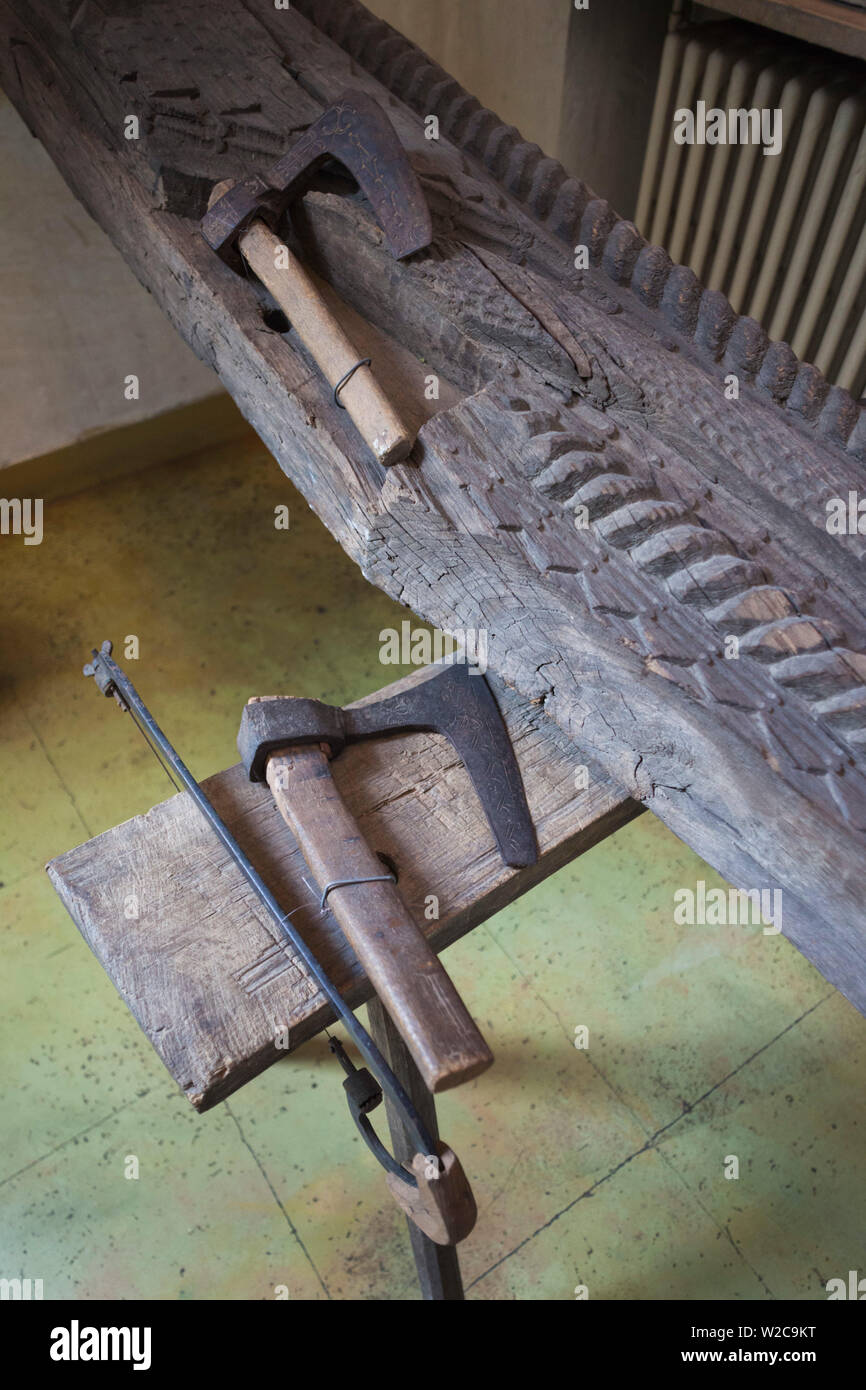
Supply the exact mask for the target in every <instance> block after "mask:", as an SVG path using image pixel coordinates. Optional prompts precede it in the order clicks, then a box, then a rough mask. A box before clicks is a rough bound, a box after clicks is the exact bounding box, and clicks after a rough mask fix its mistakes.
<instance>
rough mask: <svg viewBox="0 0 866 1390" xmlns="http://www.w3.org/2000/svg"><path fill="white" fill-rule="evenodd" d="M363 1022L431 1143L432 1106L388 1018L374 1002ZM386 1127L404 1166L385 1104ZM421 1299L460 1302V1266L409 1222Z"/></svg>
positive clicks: (399, 1136)
mask: <svg viewBox="0 0 866 1390" xmlns="http://www.w3.org/2000/svg"><path fill="white" fill-rule="evenodd" d="M367 1020H368V1024H369V1029H370V1035H371V1037H372V1039H373V1041H374V1043H375V1044H376V1046H377V1047H378V1048H379V1051H380V1052H381V1053H382V1055H383V1056H384V1058H385V1060H386V1062H387V1063H388V1065H389V1066H390V1068H391V1070H392V1071H393V1073H394V1075H395V1076H396V1077H397V1080H398V1081H399V1082H400V1083H401V1085H402V1086H403V1087H404V1088H405V1090H406V1092H407V1094H408V1096H409V1098H410V1099H411V1101H412V1103H413V1105H414V1106H415V1108H416V1110H417V1111H418V1114H419V1115H420V1116H421V1118H422V1120H423V1121H424V1123H425V1125H426V1126H427V1128H428V1129H429V1131H430V1133H431V1135H432V1137H433V1138H434V1139H438V1138H439V1129H438V1126H437V1122H436V1102H435V1101H434V1099H433V1096H432V1095H431V1093H430V1092H429V1091H428V1089H427V1087H426V1086H425V1084H424V1080H423V1078H422V1076H421V1073H420V1072H419V1070H418V1068H417V1067H416V1065H415V1063H414V1062H413V1060H412V1057H411V1054H410V1052H409V1049H408V1048H407V1047H406V1044H405V1043H404V1042H403V1039H402V1038H401V1037H400V1034H399V1033H398V1032H397V1029H396V1028H395V1027H394V1024H393V1023H392V1022H391V1019H390V1017H389V1016H388V1014H387V1013H386V1012H385V1009H384V1008H383V1007H382V1005H381V1004H380V1002H379V1000H378V999H377V998H375V997H374V998H373V999H371V1000H370V1001H369V1002H368V1004H367ZM385 1109H386V1112H387V1115H388V1127H389V1129H390V1131H391V1142H392V1144H393V1151H394V1156H395V1158H397V1159H398V1160H399V1162H401V1163H408V1162H410V1161H411V1159H412V1157H413V1147H412V1145H411V1144H410V1142H409V1140H408V1138H407V1136H406V1132H405V1130H404V1128H403V1122H402V1120H401V1119H400V1116H399V1114H397V1113H396V1112H395V1110H394V1108H393V1107H392V1105H391V1104H390V1102H389V1101H388V1100H387V1098H386V1100H385ZM406 1225H407V1227H408V1229H409V1239H410V1241H411V1243H412V1253H413V1255H414V1256H415V1268H416V1270H417V1271H418V1283H419V1284H420V1285H421V1297H422V1298H423V1299H426V1300H428V1301H456V1300H461V1299H462V1298H463V1281H462V1280H461V1278H460V1263H459V1260H458V1258H457V1250H456V1248H455V1247H454V1246H453V1245H437V1244H436V1243H435V1241H432V1240H430V1238H429V1237H428V1236H425V1234H424V1232H423V1231H420V1230H419V1229H418V1227H417V1226H416V1225H415V1224H414V1222H412V1221H408V1220H407V1222H406Z"/></svg>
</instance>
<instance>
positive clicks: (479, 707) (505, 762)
mask: <svg viewBox="0 0 866 1390" xmlns="http://www.w3.org/2000/svg"><path fill="white" fill-rule="evenodd" d="M343 725H344V730H345V735H346V742H347V743H351V742H353V741H354V740H356V739H361V738H374V737H375V736H376V735H377V734H384V733H399V732H411V731H413V730H416V731H419V732H421V731H425V732H429V733H437V734H443V735H444V736H445V738H447V739H449V740H450V741H451V743H452V744H453V746H454V749H455V751H456V752H457V753H458V754H459V756H460V758H461V759H462V761H463V764H464V766H465V768H466V771H467V772H468V773H469V778H470V781H471V782H472V785H473V787H474V788H475V791H476V794H477V796H478V799H479V801H480V802H481V807H482V809H483V811H484V814H485V816H486V817H487V823H488V825H489V826H490V829H491V830H492V832H493V837H494V839H495V841H496V845H497V848H498V850H499V853H500V854H501V856H502V859H503V861H504V862H505V863H506V864H507V865H508V866H509V868H512V869H522V868H526V867H527V866H528V865H530V864H535V863H536V862H537V860H538V843H537V841H536V837H535V829H534V826H533V824H532V816H531V815H530V813H529V806H528V805H527V801H526V793H525V791H524V787H523V779H522V777H521V775H520V768H519V766H518V764H517V758H516V757H515V755H514V749H513V747H512V746H511V739H510V737H509V734H508V730H507V728H506V726H505V721H504V720H503V718H502V714H501V712H500V709H499V706H498V705H497V703H496V699H495V697H494V695H493V691H492V690H491V689H490V686H489V685H488V684H487V681H486V679H485V677H484V675H483V674H482V672H480V671H478V670H477V669H476V668H472V667H470V666H469V665H468V664H467V663H466V662H465V661H460V662H454V663H451V664H449V665H446V666H443V667H442V668H441V670H439V671H437V673H436V675H434V676H431V678H430V679H429V680H426V681H421V682H419V684H418V685H415V686H412V687H411V688H410V689H409V690H406V691H404V692H403V693H401V694H400V695H392V696H390V697H389V698H387V699H385V700H379V701H373V702H371V703H370V704H366V705H363V706H361V708H359V709H346V710H343Z"/></svg>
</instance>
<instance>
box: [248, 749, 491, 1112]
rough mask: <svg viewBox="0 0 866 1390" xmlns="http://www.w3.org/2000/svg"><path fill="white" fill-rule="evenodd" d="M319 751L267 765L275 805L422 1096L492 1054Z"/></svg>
mask: <svg viewBox="0 0 866 1390" xmlns="http://www.w3.org/2000/svg"><path fill="white" fill-rule="evenodd" d="M330 766H331V765H330V763H329V761H328V758H327V757H326V755H325V753H324V752H323V751H322V749H321V748H316V747H310V746H308V745H301V746H300V747H297V748H283V749H280V750H279V751H277V752H274V753H272V754H271V756H270V757H269V758H268V760H267V783H268V786H269V788H270V790H271V792H272V793H273V797H274V803H275V805H276V807H277V809H278V811H279V812H280V815H281V816H282V818H283V820H284V821H285V822H286V825H287V826H288V828H289V830H290V831H291V832H292V836H293V838H294V840H295V843H296V844H297V845H298V847H299V849H300V851H301V853H302V854H303V856H304V860H305V862H306V864H307V867H308V868H309V870H310V882H311V883H312V885H313V886H314V887H315V889H316V891H317V894H319V895H320V894H321V893H323V892H324V891H325V889H326V888H327V887H328V886H329V885H330V884H332V883H333V884H342V885H345V886H341V887H337V888H335V889H334V891H333V892H332V893H331V894H330V896H329V898H328V906H329V908H330V910H331V912H332V914H333V916H334V919H335V920H336V922H337V925H338V926H339V928H340V930H341V931H342V933H343V935H344V936H345V938H346V940H347V941H348V943H349V945H350V946H351V947H352V950H353V951H354V953H355V955H356V956H357V958H358V960H359V962H360V963H361V965H362V966H363V968H364V970H365V972H366V974H367V977H368V979H369V981H370V984H371V985H372V986H373V989H374V990H375V991H376V994H377V995H378V996H379V998H380V999H381V1000H382V1003H383V1004H384V1005H385V1007H386V1009H387V1010H388V1012H389V1014H390V1015H391V1017H392V1018H393V1020H394V1022H395V1024H396V1025H397V1028H398V1031H399V1032H400V1035H401V1037H402V1038H403V1040H404V1042H405V1043H406V1045H407V1047H408V1048H409V1050H410V1052H411V1053H412V1056H413V1059H414V1061H415V1064H416V1066H417V1067H418V1070H419V1071H420V1072H421V1075H422V1076H423V1077H424V1081H425V1084H426V1085H427V1086H428V1088H429V1089H430V1090H431V1091H445V1090H448V1089H450V1088H451V1087H452V1086H459V1085H461V1084H462V1083H463V1082H464V1081H471V1080H472V1078H473V1077H474V1076H479V1075H480V1074H481V1072H483V1071H486V1070H487V1068H488V1067H489V1066H490V1064H491V1062H492V1061H493V1054H492V1053H491V1051H490V1048H489V1047H488V1046H487V1043H486V1042H485V1041H484V1039H483V1038H482V1036H481V1033H480V1032H479V1030H478V1026H477V1024H476V1023H475V1021H474V1020H473V1019H472V1017H471V1015H470V1014H469V1010H468V1009H467V1008H466V1005H465V1004H464V1003H463V1000H462V999H461V998H460V995H459V993H458V992H457V991H456V990H455V988H454V982H453V981H452V980H451V979H450V978H449V976H448V972H447V971H446V969H445V967H444V966H443V964H442V962H441V961H440V960H439V958H438V956H437V955H436V952H435V951H434V950H432V948H431V946H430V943H429V942H428V941H427V938H426V937H425V935H424V933H423V932H422V931H419V929H418V926H417V925H416V922H415V920H414V918H413V916H412V914H411V913H410V912H409V911H408V909H407V907H406V904H405V901H404V899H403V893H402V890H401V888H400V886H399V884H398V883H394V882H391V881H390V880H386V881H385V882H378V883H377V882H366V883H365V882H360V881H358V882H352V880H363V879H368V880H373V879H375V878H376V877H377V876H378V878H379V879H380V880H381V879H382V876H383V875H384V874H387V873H388V869H387V867H386V866H385V865H384V864H383V863H382V861H381V860H380V859H379V858H378V857H377V854H376V852H375V850H374V849H373V847H372V845H370V844H368V842H367V840H366V839H365V838H364V836H363V835H362V834H360V833H359V830H358V824H357V822H356V820H355V818H354V816H353V815H352V813H351V811H349V809H348V807H347V806H346V803H345V801H344V800H343V798H342V796H341V795H340V790H339V788H338V786H337V784H336V782H335V781H334V779H333V777H332V776H331V774H330Z"/></svg>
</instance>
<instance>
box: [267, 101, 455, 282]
mask: <svg viewBox="0 0 866 1390" xmlns="http://www.w3.org/2000/svg"><path fill="white" fill-rule="evenodd" d="M328 159H337V160H339V162H340V163H341V164H343V165H345V167H346V168H347V169H348V171H349V173H350V174H351V175H352V177H353V178H354V179H355V180H356V181H357V183H358V186H359V188H360V189H361V192H362V193H363V194H364V195H365V197H366V198H367V200H368V202H369V204H370V206H371V208H372V210H373V213H374V215H375V217H376V220H377V222H378V223H379V226H380V227H381V228H382V231H383V232H384V233H385V237H386V239H387V242H388V247H389V249H390V251H391V253H392V255H394V256H396V257H397V259H398V260H400V259H402V257H404V256H409V255H411V253H412V252H413V251H420V250H421V248H422V247H424V246H429V244H430V241H431V239H432V236H433V228H432V223H431V221H430V209H429V208H428V206H427V199H426V198H425V197H424V193H423V190H422V188H421V185H420V183H419V182H418V177H417V175H416V173H415V170H414V169H413V168H412V165H411V164H410V163H409V158H408V155H407V154H406V151H405V150H404V148H403V146H402V145H401V143H400V140H399V138H398V136H397V132H396V131H395V129H394V127H393V126H392V124H391V122H390V121H389V120H388V117H387V116H386V115H385V112H384V111H383V110H382V108H381V106H380V105H379V103H378V102H377V101H374V100H373V98H372V97H371V96H368V95H367V93H366V92H361V91H354V90H353V91H348V92H344V93H343V95H342V97H341V98H340V100H339V101H337V102H335V103H334V105H333V106H329V107H328V109H327V111H325V112H324V114H323V115H322V116H320V117H319V119H318V120H317V121H315V122H314V123H313V125H311V126H310V127H309V129H308V130H305V131H304V133H303V135H301V136H300V137H299V138H298V139H297V140H296V141H295V143H294V145H292V148H291V149H290V150H289V151H288V152H287V153H286V154H284V155H283V157H282V159H279V160H278V161H277V163H276V164H274V165H272V167H271V168H270V169H269V170H268V173H267V175H266V179H267V182H268V183H269V184H270V185H271V187H272V188H274V189H275V190H276V191H277V192H278V194H279V196H280V201H281V203H282V204H283V205H284V206H286V205H287V204H288V203H290V202H291V200H292V199H293V198H294V197H296V196H297V194H298V192H299V190H300V187H301V185H302V184H303V183H304V182H305V181H306V180H307V179H308V178H309V177H310V175H311V174H312V173H313V172H314V171H315V170H316V169H318V168H319V167H320V166H321V165H322V164H323V163H324V162H325V161H326V160H328Z"/></svg>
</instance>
